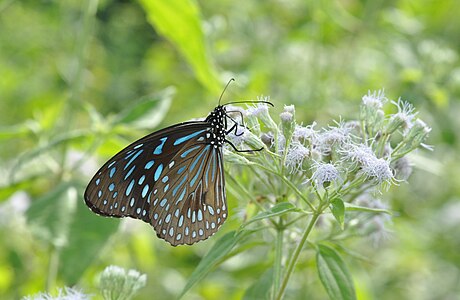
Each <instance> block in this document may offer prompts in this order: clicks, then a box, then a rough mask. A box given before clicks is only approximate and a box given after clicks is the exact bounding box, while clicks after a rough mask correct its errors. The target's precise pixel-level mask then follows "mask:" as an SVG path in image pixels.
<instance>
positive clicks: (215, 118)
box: [205, 105, 227, 148]
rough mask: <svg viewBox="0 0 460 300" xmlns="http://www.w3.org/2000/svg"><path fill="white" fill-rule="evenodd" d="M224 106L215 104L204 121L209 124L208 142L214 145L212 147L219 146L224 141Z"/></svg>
mask: <svg viewBox="0 0 460 300" xmlns="http://www.w3.org/2000/svg"><path fill="white" fill-rule="evenodd" d="M226 115H227V114H226V112H225V107H224V106H221V105H219V106H217V107H216V108H215V109H214V110H213V111H212V112H211V113H210V114H209V115H208V116H207V117H206V120H205V122H207V123H209V125H210V126H211V132H210V133H209V136H207V138H208V142H209V143H210V144H211V145H213V146H214V148H218V147H221V146H222V145H223V144H224V142H225V130H226V128H225V117H226Z"/></svg>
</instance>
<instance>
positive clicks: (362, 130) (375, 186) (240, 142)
mask: <svg viewBox="0 0 460 300" xmlns="http://www.w3.org/2000/svg"><path fill="white" fill-rule="evenodd" d="M258 100H259V101H268V100H269V98H267V97H264V98H259V99H258ZM387 103H388V104H391V105H394V108H395V109H394V110H395V113H393V114H386V113H385V111H384V110H383V108H384V106H385V105H386V104H387ZM238 115H240V116H241V117H243V116H244V120H245V122H246V126H245V127H242V126H239V127H240V128H239V129H238V130H234V132H232V133H229V135H228V139H229V141H230V142H231V143H232V144H233V145H234V146H235V147H236V148H237V149H245V150H246V149H260V148H261V147H263V148H265V151H261V152H260V153H262V155H263V156H264V157H266V159H264V160H261V161H260V162H259V165H260V166H262V167H263V168H266V169H270V172H273V173H277V172H280V176H282V177H283V178H288V179H289V180H291V181H292V182H295V183H304V185H300V186H299V188H300V189H304V190H305V192H306V194H308V193H312V194H315V195H318V197H321V195H322V194H323V193H325V192H327V193H329V194H334V195H340V196H341V197H342V198H344V200H343V201H345V202H347V201H353V199H356V197H357V196H359V194H360V193H369V192H374V191H379V192H381V191H382V189H388V188H389V187H390V186H391V185H395V184H398V183H399V182H401V181H403V180H407V179H408V177H409V176H410V174H411V171H412V169H411V164H410V162H409V160H408V158H407V156H406V154H408V153H409V152H411V151H413V150H415V149H417V148H420V147H423V148H428V149H430V147H428V146H426V145H425V144H424V142H425V140H426V138H427V136H428V134H429V132H430V131H431V128H430V127H428V126H427V125H426V123H425V122H423V121H422V120H420V119H418V118H417V112H415V109H414V107H413V106H412V105H411V104H410V103H408V102H406V101H403V100H401V99H398V100H397V101H389V100H388V98H387V97H386V96H385V94H384V92H383V90H380V91H375V92H368V94H367V95H364V96H363V97H362V103H361V106H360V113H359V119H358V120H347V121H345V120H340V121H338V122H334V124H333V125H331V126H325V127H323V128H319V126H318V124H317V123H316V122H313V123H311V124H309V125H303V124H298V123H297V122H296V108H295V107H294V106H293V105H287V106H284V109H283V111H282V112H281V113H280V114H279V120H280V121H279V122H278V123H277V122H275V121H274V120H273V119H272V117H271V116H270V110H269V107H268V106H267V105H266V104H264V103H259V104H257V105H255V106H253V107H249V108H248V109H247V110H245V111H243V112H238ZM227 157H230V160H231V161H232V162H236V163H238V164H245V163H248V164H249V163H253V162H254V163H255V164H256V165H257V159H256V158H251V156H250V155H249V156H244V159H243V157H242V159H237V157H238V154H237V153H233V154H232V155H228V156H227ZM255 157H257V156H255ZM344 190H345V191H346V192H348V193H350V194H353V193H354V196H353V197H354V198H352V197H351V196H350V197H348V198H347V197H346V195H344V194H343V191H344ZM371 207H374V208H376V207H375V205H373V206H371ZM382 220H384V219H378V222H377V221H376V224H380V223H382V222H383V221H382ZM377 227H378V226H377Z"/></svg>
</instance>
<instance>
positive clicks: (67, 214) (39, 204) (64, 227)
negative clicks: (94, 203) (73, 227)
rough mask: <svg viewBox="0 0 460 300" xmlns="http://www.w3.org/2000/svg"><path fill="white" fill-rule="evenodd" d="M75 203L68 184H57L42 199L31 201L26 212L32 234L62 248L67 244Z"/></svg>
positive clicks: (72, 190) (72, 189)
mask: <svg viewBox="0 0 460 300" xmlns="http://www.w3.org/2000/svg"><path fill="white" fill-rule="evenodd" d="M75 201H76V199H75V189H74V188H73V187H72V184H71V183H68V182H64V183H60V184H58V185H57V186H56V187H55V188H54V189H53V190H51V191H50V192H49V193H47V194H46V195H44V196H43V197H41V198H38V199H36V200H34V201H32V204H31V205H30V207H29V209H28V210H27V212H26V217H27V221H28V223H29V226H30V228H31V230H32V232H33V233H34V234H35V235H36V236H37V237H39V238H40V239H43V240H45V241H46V242H49V243H51V244H52V245H54V246H56V247H63V246H64V245H65V244H67V235H68V230H69V226H70V221H71V217H72V216H73V212H74V210H75Z"/></svg>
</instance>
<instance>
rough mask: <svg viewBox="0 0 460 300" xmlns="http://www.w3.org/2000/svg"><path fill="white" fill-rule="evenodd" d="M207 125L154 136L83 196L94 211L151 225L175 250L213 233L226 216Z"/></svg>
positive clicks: (110, 166) (116, 160)
mask: <svg viewBox="0 0 460 300" xmlns="http://www.w3.org/2000/svg"><path fill="white" fill-rule="evenodd" d="M211 130H212V128H211V127H210V126H209V123H207V122H187V123H182V124H178V125H174V126H171V127H168V128H166V129H163V130H160V131H157V132H155V133H152V134H150V135H148V136H146V137H144V138H142V139H140V140H138V141H136V142H134V143H132V144H131V145H129V146H128V147H126V148H125V149H123V150H121V151H120V152H119V153H118V154H116V155H115V156H114V157H112V158H111V159H110V160H109V161H108V162H107V163H105V164H104V166H103V167H102V168H101V169H100V170H99V171H98V172H97V173H96V175H95V176H94V177H93V179H92V180H91V182H90V183H89V185H88V187H87V189H86V191H85V201H86V204H87V205H88V206H89V207H90V208H91V210H93V211H94V212H96V213H98V214H100V215H103V216H111V217H133V218H137V219H141V220H143V221H145V222H148V223H150V224H151V225H152V226H153V227H154V229H155V231H156V232H157V235H158V236H159V237H161V238H163V239H165V240H166V241H168V242H169V243H171V244H172V245H174V246H175V245H180V244H193V243H195V242H198V241H200V240H203V239H206V238H207V237H209V236H210V235H212V234H214V233H215V232H216V231H217V229H218V228H219V227H220V225H221V224H222V223H223V222H224V221H225V219H226V217H227V208H226V202H225V185H224V175H223V157H222V150H221V147H215V146H213V145H211V144H210V143H209V141H208V140H209V138H210V136H211V133H210V132H211Z"/></svg>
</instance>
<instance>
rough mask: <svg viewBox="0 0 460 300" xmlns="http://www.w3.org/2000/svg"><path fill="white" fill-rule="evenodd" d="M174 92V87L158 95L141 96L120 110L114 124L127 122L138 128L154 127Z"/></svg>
mask: <svg viewBox="0 0 460 300" xmlns="http://www.w3.org/2000/svg"><path fill="white" fill-rule="evenodd" d="M174 92H175V90H174V88H168V89H166V90H164V91H163V92H162V93H161V94H159V95H155V96H148V97H144V98H142V99H141V100H140V101H139V102H137V103H135V104H134V105H131V106H128V108H126V109H125V110H124V111H122V112H120V113H119V114H118V115H117V117H116V119H115V121H114V124H129V125H130V126H134V127H137V128H139V129H151V128H154V127H156V126H157V125H158V124H159V123H160V122H161V121H162V120H163V119H164V117H165V116H166V112H167V111H168V110H169V107H170V105H171V98H172V96H173V95H174Z"/></svg>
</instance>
